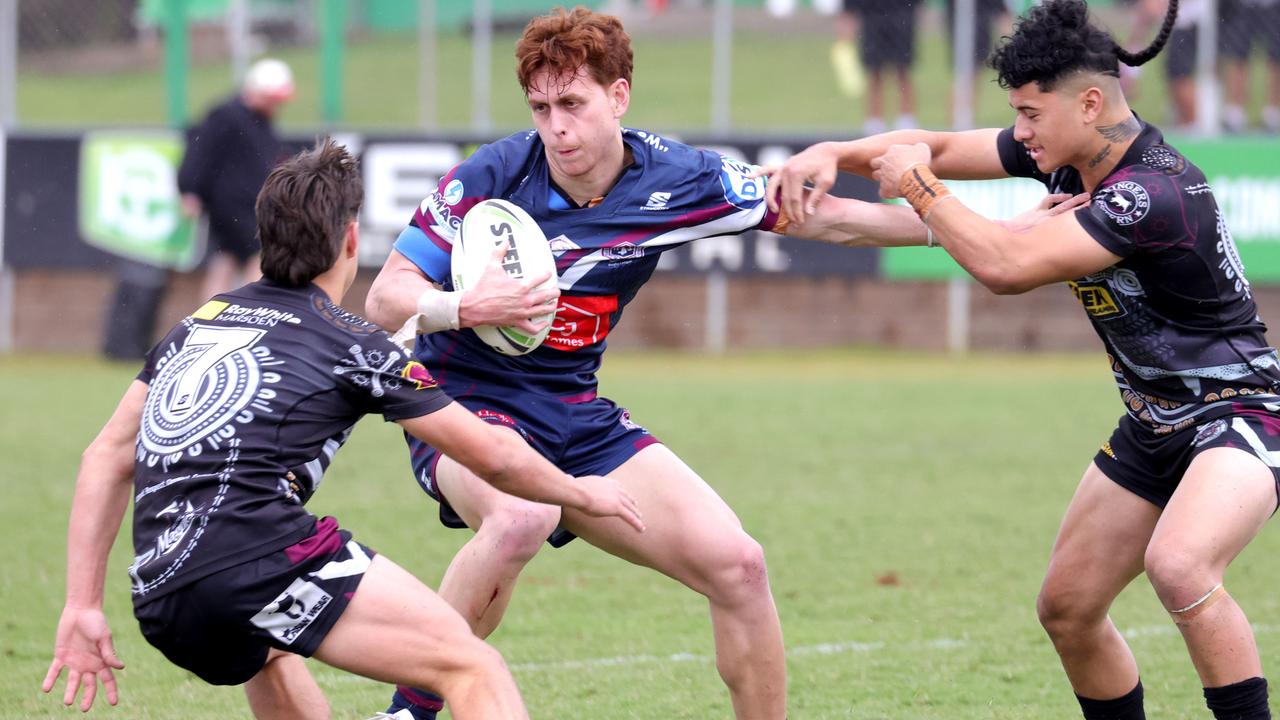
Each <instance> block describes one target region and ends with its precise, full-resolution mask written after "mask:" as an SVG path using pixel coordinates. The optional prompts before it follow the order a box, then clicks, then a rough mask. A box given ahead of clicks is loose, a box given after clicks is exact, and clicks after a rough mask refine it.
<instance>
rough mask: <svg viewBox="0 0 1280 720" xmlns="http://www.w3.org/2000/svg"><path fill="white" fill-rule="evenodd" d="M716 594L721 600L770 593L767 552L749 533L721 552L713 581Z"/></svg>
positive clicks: (740, 536)
mask: <svg viewBox="0 0 1280 720" xmlns="http://www.w3.org/2000/svg"><path fill="white" fill-rule="evenodd" d="M712 584H713V586H714V587H713V592H715V593H717V594H718V595H720V596H721V597H722V598H745V597H750V596H754V595H757V594H759V593H768V592H769V577H768V571H767V570H766V567H765V558H764V548H763V547H761V545H760V543H758V542H756V541H755V539H754V538H752V537H751V536H750V535H747V534H746V533H739V534H738V536H737V537H736V538H735V539H734V540H732V541H731V542H729V543H727V544H726V545H725V546H724V547H722V548H721V550H720V553H719V556H718V557H717V562H716V570H715V573H714V575H713V578H712Z"/></svg>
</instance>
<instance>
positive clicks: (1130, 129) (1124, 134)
mask: <svg viewBox="0 0 1280 720" xmlns="http://www.w3.org/2000/svg"><path fill="white" fill-rule="evenodd" d="M1096 130H1097V131H1098V134H1099V135H1101V136H1102V137H1104V138H1106V139H1107V141H1108V142H1113V143H1122V142H1124V141H1125V140H1128V139H1129V138H1131V137H1136V136H1137V135H1138V133H1140V132H1142V123H1140V122H1138V118H1136V117H1134V116H1133V115H1130V116H1129V117H1128V118H1127V119H1125V120H1123V121H1121V122H1118V123H1116V124H1114V125H1099V126H1098V127H1097V128H1096Z"/></svg>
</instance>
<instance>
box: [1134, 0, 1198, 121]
mask: <svg viewBox="0 0 1280 720" xmlns="http://www.w3.org/2000/svg"><path fill="white" fill-rule="evenodd" d="M1168 7H1169V0H1139V1H1138V3H1137V17H1136V18H1135V22H1134V24H1133V31H1132V32H1131V33H1130V35H1129V42H1128V43H1126V47H1129V48H1133V47H1141V46H1143V45H1145V44H1146V40H1145V38H1147V37H1150V35H1151V32H1152V30H1153V29H1154V28H1155V27H1156V26H1157V25H1158V24H1159V23H1160V20H1161V18H1163V17H1164V15H1165V10H1166V9H1167V8H1168ZM1207 10H1208V6H1206V5H1205V3H1204V0H1182V2H1180V3H1178V18H1177V20H1175V21H1174V24H1173V32H1172V33H1171V34H1170V35H1169V45H1168V50H1167V51H1166V52H1165V54H1164V55H1165V65H1164V73H1165V79H1166V81H1167V82H1168V83H1169V90H1168V92H1169V102H1170V103H1171V111H1172V113H1171V114H1172V117H1171V120H1172V125H1173V127H1171V128H1170V129H1171V130H1173V131H1175V132H1178V131H1184V132H1185V131H1188V130H1192V129H1194V127H1195V124H1196V75H1195V73H1196V53H1197V49H1198V48H1199V42H1198V38H1199V35H1200V23H1201V22H1202V21H1203V20H1204V17H1205V13H1206V11H1207ZM1120 75H1121V84H1122V86H1124V88H1125V91H1126V92H1130V91H1131V90H1132V88H1133V84H1134V81H1135V80H1136V79H1137V78H1138V75H1139V69H1138V68H1131V67H1129V66H1127V65H1121V66H1120ZM1132 95H1133V93H1131V92H1130V96H1132Z"/></svg>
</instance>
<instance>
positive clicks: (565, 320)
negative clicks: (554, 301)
mask: <svg viewBox="0 0 1280 720" xmlns="http://www.w3.org/2000/svg"><path fill="white" fill-rule="evenodd" d="M617 310H618V296H617V295H604V296H601V297H565V296H563V295H561V296H560V305H559V307H557V308H556V317H555V320H554V321H552V323H551V332H550V333H549V334H548V335H547V339H546V340H545V341H543V343H544V344H545V345H546V346H547V347H550V348H553V349H555V350H564V351H566V352H573V351H575V350H581V349H582V348H585V347H589V346H591V345H595V344H596V343H598V342H601V341H602V340H604V339H605V337H606V336H608V335H609V330H610V329H611V323H612V319H613V313H614V312H617Z"/></svg>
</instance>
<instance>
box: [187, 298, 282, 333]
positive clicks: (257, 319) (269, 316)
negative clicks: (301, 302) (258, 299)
mask: <svg viewBox="0 0 1280 720" xmlns="http://www.w3.org/2000/svg"><path fill="white" fill-rule="evenodd" d="M216 306H221V307H216ZM191 317H193V318H196V319H197V320H218V321H221V322H233V323H240V324H241V325H256V326H258V327H275V326H276V325H279V324H280V323H282V322H283V323H289V324H290V325H300V324H301V323H302V318H300V317H298V316H297V315H294V314H293V313H291V312H288V311H286V310H276V309H275V308H269V307H247V306H244V305H237V304H235V303H225V302H218V301H214V300H210V301H209V302H207V303H205V304H204V306H203V307H201V308H200V309H199V310H197V311H195V312H194V313H192V315H191Z"/></svg>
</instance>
